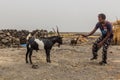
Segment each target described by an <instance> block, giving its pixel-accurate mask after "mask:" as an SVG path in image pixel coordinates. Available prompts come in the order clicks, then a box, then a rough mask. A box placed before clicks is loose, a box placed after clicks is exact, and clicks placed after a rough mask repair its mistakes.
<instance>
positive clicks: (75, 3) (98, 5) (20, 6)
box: [0, 0, 120, 32]
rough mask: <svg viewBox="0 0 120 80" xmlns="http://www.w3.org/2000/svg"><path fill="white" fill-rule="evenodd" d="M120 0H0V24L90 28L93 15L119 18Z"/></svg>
mask: <svg viewBox="0 0 120 80" xmlns="http://www.w3.org/2000/svg"><path fill="white" fill-rule="evenodd" d="M119 8H120V0H0V28H1V29H2V28H17V29H27V30H32V29H41V28H43V29H49V30H50V29H51V28H52V27H55V25H58V26H59V28H60V30H61V31H72V32H75V31H77V32H81V31H90V30H91V29H92V28H93V27H94V26H95V24H96V22H97V15H98V14H99V13H105V14H106V15H107V19H108V20H109V21H114V20H116V16H117V17H118V18H120V10H119Z"/></svg>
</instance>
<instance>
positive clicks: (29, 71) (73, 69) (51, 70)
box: [0, 45, 120, 80]
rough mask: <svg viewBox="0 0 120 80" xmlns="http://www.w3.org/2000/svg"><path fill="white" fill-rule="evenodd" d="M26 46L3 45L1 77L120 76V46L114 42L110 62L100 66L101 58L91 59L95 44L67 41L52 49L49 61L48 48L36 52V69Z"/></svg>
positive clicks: (113, 79) (83, 79)
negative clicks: (28, 58)
mask: <svg viewBox="0 0 120 80" xmlns="http://www.w3.org/2000/svg"><path fill="white" fill-rule="evenodd" d="M25 53H26V49H25V48H20V49H17V48H5V49H0V80H120V46H111V47H110V48H109V51H108V64H107V65H106V66H100V65H99V64H98V62H99V61H101V51H100V52H99V59H98V60H96V61H90V60H89V59H90V58H91V56H92V54H91V45H84V46H76V47H74V48H73V47H71V46H69V45H63V46H61V48H57V47H54V48H53V49H52V51H51V61H52V63H46V61H45V60H46V59H45V53H44V51H43V50H42V51H39V52H35V51H34V53H33V57H32V59H33V62H34V64H37V65H38V66H39V68H38V69H33V68H32V65H30V64H26V63H25Z"/></svg>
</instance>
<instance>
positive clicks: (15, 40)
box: [0, 30, 29, 47]
mask: <svg viewBox="0 0 120 80" xmlns="http://www.w3.org/2000/svg"><path fill="white" fill-rule="evenodd" d="M28 34H29V32H28V31H25V30H21V31H17V30H0V46H1V47H19V46H20V44H22V43H26V36H27V35H28Z"/></svg>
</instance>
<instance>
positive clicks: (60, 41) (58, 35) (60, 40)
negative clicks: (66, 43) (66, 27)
mask: <svg viewBox="0 0 120 80" xmlns="http://www.w3.org/2000/svg"><path fill="white" fill-rule="evenodd" d="M53 31H54V32H55V33H56V34H57V35H56V36H55V38H56V42H57V43H58V46H59V47H60V45H61V44H63V40H62V39H63V37H61V36H60V32H59V29H58V27H57V32H56V31H55V29H54V28H53Z"/></svg>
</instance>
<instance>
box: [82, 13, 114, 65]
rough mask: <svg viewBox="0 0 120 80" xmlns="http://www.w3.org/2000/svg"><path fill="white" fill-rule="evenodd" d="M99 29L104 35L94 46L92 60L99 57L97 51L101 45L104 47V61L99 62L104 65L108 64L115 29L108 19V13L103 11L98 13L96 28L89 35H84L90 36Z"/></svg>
mask: <svg viewBox="0 0 120 80" xmlns="http://www.w3.org/2000/svg"><path fill="white" fill-rule="evenodd" d="M97 29H100V31H101V33H102V35H101V37H99V38H98V39H97V40H96V41H95V42H94V44H93V47H92V53H93V57H92V58H91V60H95V59H97V57H98V54H97V52H98V50H99V49H100V48H101V47H103V52H102V61H101V62H99V64H100V65H104V64H107V50H108V47H109V45H110V43H111V41H112V38H113V30H112V24H111V23H110V22H108V21H106V15H105V14H103V13H101V14H99V15H98V23H97V24H96V26H95V28H94V29H93V30H92V31H91V32H90V33H89V34H88V35H83V36H84V37H88V36H90V35H92V34H94V33H95V32H96V31H97Z"/></svg>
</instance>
